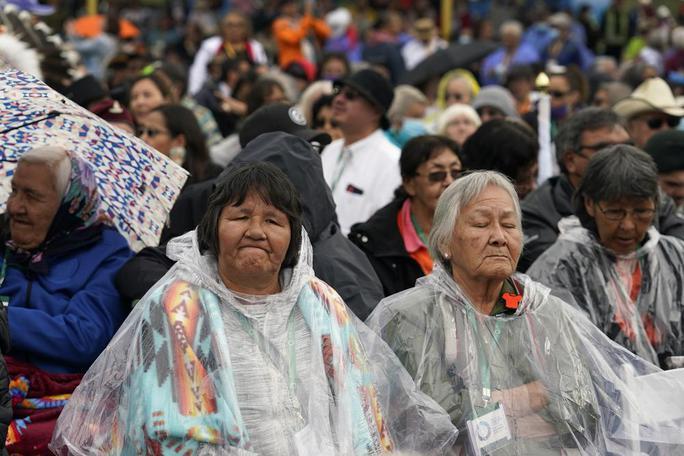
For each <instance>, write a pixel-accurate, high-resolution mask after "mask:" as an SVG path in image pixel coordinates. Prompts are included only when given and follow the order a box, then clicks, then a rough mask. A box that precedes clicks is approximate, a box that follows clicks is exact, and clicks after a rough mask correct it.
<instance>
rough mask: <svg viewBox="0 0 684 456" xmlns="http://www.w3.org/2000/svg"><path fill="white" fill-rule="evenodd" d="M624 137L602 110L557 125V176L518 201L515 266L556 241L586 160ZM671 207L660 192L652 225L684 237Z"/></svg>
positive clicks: (615, 119)
mask: <svg viewBox="0 0 684 456" xmlns="http://www.w3.org/2000/svg"><path fill="white" fill-rule="evenodd" d="M629 140H630V138H629V135H628V134H627V131H626V130H625V129H624V127H622V125H621V124H620V120H619V118H618V117H617V115H616V114H614V113H613V112H611V111H608V110H604V109H599V108H586V109H583V110H581V111H579V112H578V113H576V114H575V115H573V116H572V117H570V118H569V119H568V120H567V121H566V122H565V123H564V124H563V126H562V127H561V129H560V130H559V131H558V135H557V136H556V139H555V144H556V158H557V159H558V164H559V166H560V169H561V175H560V176H555V177H552V178H550V179H548V180H547V181H546V182H544V183H543V184H542V185H541V186H540V187H539V188H538V189H537V190H535V191H534V192H532V193H530V194H529V195H528V196H527V198H525V199H524V200H523V201H522V203H521V209H522V215H523V232H524V234H525V245H524V248H523V253H522V256H521V258H520V262H519V263H518V269H519V270H520V271H525V270H527V268H528V267H530V266H531V265H532V263H534V260H536V259H537V257H538V256H539V255H541V254H542V253H543V252H544V251H545V250H546V249H547V248H549V247H550V246H551V245H552V244H553V243H554V242H555V241H556V238H557V237H558V233H559V230H558V222H559V221H560V220H561V219H562V218H563V217H568V216H570V215H573V210H572V195H573V193H574V192H575V188H576V187H577V184H578V183H579V181H580V179H581V178H582V176H584V170H585V169H586V167H587V165H588V163H589V159H590V158H591V157H592V156H593V155H594V154H595V153H596V152H598V151H599V150H601V149H603V148H605V147H608V146H611V145H614V144H620V143H627V142H629ZM675 209H676V207H675V205H674V203H673V202H672V199H671V198H669V197H667V196H666V195H661V198H660V203H659V207H658V217H657V219H656V222H655V226H656V228H658V230H659V231H660V232H661V233H663V234H667V235H670V236H675V237H678V238H681V239H684V218H682V217H680V216H678V215H676V213H675Z"/></svg>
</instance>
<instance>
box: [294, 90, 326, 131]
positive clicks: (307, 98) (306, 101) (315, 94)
mask: <svg viewBox="0 0 684 456" xmlns="http://www.w3.org/2000/svg"><path fill="white" fill-rule="evenodd" d="M332 94H333V83H332V82H330V81H316V82H312V83H311V84H309V87H307V88H306V89H304V92H302V94H301V95H300V97H299V102H298V103H297V107H298V108H299V110H300V111H301V112H302V114H304V117H305V118H306V123H307V124H308V125H309V126H310V125H311V124H312V123H313V121H314V120H316V119H314V118H313V105H314V104H316V102H317V101H318V100H319V99H320V98H321V97H322V96H325V95H332Z"/></svg>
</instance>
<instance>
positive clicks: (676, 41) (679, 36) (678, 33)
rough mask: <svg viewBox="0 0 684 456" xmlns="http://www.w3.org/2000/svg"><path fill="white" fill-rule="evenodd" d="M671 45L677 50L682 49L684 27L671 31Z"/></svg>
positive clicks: (683, 47)
mask: <svg viewBox="0 0 684 456" xmlns="http://www.w3.org/2000/svg"><path fill="white" fill-rule="evenodd" d="M672 45H673V46H674V47H676V48H677V49H684V27H682V26H679V27H675V28H673V29H672Z"/></svg>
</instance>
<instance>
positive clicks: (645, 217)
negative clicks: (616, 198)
mask: <svg viewBox="0 0 684 456" xmlns="http://www.w3.org/2000/svg"><path fill="white" fill-rule="evenodd" d="M596 206H597V207H598V208H599V210H600V211H601V212H603V215H605V216H606V218H607V219H608V220H612V221H613V222H619V221H621V220H624V219H625V217H627V214H632V217H633V218H634V220H636V221H638V222H643V223H648V222H650V221H651V220H652V219H653V215H655V209H653V208H651V209H645V208H637V209H632V210H627V209H610V208H609V209H604V208H602V207H601V205H600V204H598V203H597V204H596Z"/></svg>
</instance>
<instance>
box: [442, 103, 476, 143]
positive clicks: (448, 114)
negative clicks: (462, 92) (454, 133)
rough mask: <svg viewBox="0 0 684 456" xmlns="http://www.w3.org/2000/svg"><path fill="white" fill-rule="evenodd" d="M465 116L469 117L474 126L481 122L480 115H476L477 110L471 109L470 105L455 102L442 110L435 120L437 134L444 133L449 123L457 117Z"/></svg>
mask: <svg viewBox="0 0 684 456" xmlns="http://www.w3.org/2000/svg"><path fill="white" fill-rule="evenodd" d="M461 116H466V117H468V119H470V120H471V121H472V122H473V123H474V124H475V126H476V127H479V126H480V125H481V124H482V121H481V120H480V116H478V115H477V111H475V109H473V107H472V106H470V105H467V104H463V103H456V104H453V105H451V106H449V107H448V108H446V109H445V110H444V112H442V114H441V115H440V116H439V119H438V120H437V134H439V135H443V134H445V133H446V129H447V127H448V126H449V124H450V123H451V122H452V121H453V120H454V119H455V118H457V117H461Z"/></svg>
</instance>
